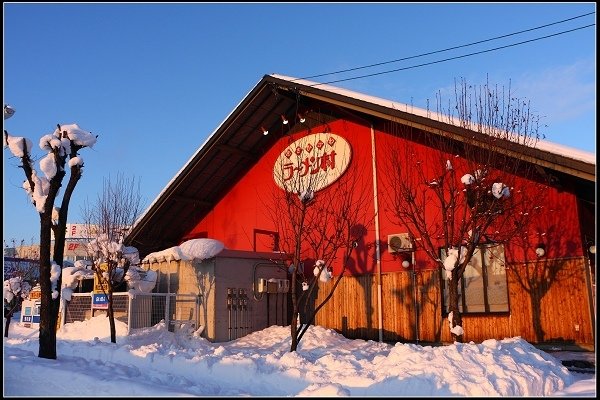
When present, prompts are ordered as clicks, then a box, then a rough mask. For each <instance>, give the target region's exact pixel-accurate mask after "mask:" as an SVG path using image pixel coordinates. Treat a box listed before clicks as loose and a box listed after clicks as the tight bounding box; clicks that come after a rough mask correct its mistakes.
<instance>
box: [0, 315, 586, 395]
mask: <svg viewBox="0 0 600 400" xmlns="http://www.w3.org/2000/svg"><path fill="white" fill-rule="evenodd" d="M116 323H117V343H116V344H113V343H110V335H109V327H108V319H107V318H106V317H105V316H97V317H94V318H92V319H91V320H89V321H85V322H76V323H72V324H66V325H65V326H64V327H63V328H62V329H61V330H60V331H59V332H58V335H57V337H58V344H57V353H58V359H57V360H48V359H42V358H39V357H37V354H38V331H37V330H34V329H30V328H26V327H23V326H21V325H20V324H19V323H18V322H17V321H13V322H12V323H11V325H10V332H9V337H8V338H5V339H4V383H3V390H4V396H5V397H6V396H63V397H64V396H74V397H83V396H95V397H97V396H130V397H131V396H145V397H147V396H322V397H327V396H357V397H361V396H367V397H368V396H582V397H595V396H596V375H595V373H593V374H591V373H577V372H571V371H569V370H567V368H565V367H564V366H563V365H562V364H561V359H577V358H578V359H585V360H588V361H593V362H595V356H594V354H593V353H589V352H587V353H585V352H584V353H580V352H552V353H551V354H550V353H547V352H544V351H542V350H539V349H537V348H535V347H534V346H532V345H531V344H530V343H528V342H526V341H524V340H522V339H521V338H518V337H515V338H507V339H504V340H487V341H485V342H483V343H481V344H474V343H470V344H467V343H464V344H459V343H456V344H453V345H448V346H438V347H431V346H420V345H416V344H400V343H399V344H396V345H391V344H385V343H378V342H373V341H364V340H350V339H346V338H344V337H343V336H341V335H339V334H338V333H336V332H335V331H333V330H328V329H324V328H322V327H311V328H310V329H309V330H308V332H307V334H306V335H305V336H304V338H303V339H302V341H301V342H300V346H299V348H298V351H297V352H293V353H290V352H289V347H290V338H289V334H290V332H289V326H288V327H281V326H271V327H269V328H267V329H264V330H262V331H258V332H255V333H252V334H250V335H248V336H245V337H243V338H240V339H236V340H233V341H230V342H226V343H211V342H209V341H207V340H206V339H204V338H202V337H199V336H198V335H197V334H196V333H195V332H193V331H192V330H185V329H183V330H181V331H178V332H177V333H171V332H169V331H168V330H167V329H166V328H165V325H164V324H162V323H161V324H158V325H156V326H154V327H151V328H145V329H139V330H135V331H134V332H132V333H131V334H130V335H129V336H127V335H126V331H127V329H126V326H125V325H124V324H122V323H121V322H119V321H116Z"/></svg>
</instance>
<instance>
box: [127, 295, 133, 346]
mask: <svg viewBox="0 0 600 400" xmlns="http://www.w3.org/2000/svg"><path fill="white" fill-rule="evenodd" d="M128 294H129V295H128V296H127V336H129V333H130V332H131V309H132V308H133V307H131V303H133V301H131V300H133V299H132V295H131V294H130V293H128Z"/></svg>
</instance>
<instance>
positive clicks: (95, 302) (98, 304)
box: [92, 293, 108, 310]
mask: <svg viewBox="0 0 600 400" xmlns="http://www.w3.org/2000/svg"><path fill="white" fill-rule="evenodd" d="M92 296H93V297H92V308H99V309H104V310H106V309H108V296H107V295H105V294H104V293H94V294H93V295H92Z"/></svg>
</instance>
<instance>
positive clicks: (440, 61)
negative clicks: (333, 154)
mask: <svg viewBox="0 0 600 400" xmlns="http://www.w3.org/2000/svg"><path fill="white" fill-rule="evenodd" d="M595 25H596V24H589V25H585V26H581V27H579V28H573V29H569V30H568V31H562V32H558V33H553V34H551V35H546V36H541V37H538V38H535V39H529V40H524V41H522V42H517V43H512V44H508V45H506V46H500V47H494V48H492V49H487V50H482V51H477V52H474V53H469V54H463V55H460V56H456V57H450V58H444V59H442V60H437V61H431V62H427V63H423V64H417V65H411V66H409V67H404V68H397V69H392V70H388V71H382V72H375V73H372V74H367V75H359V76H355V77H352V78H345V79H337V80H334V81H329V82H323V83H316V84H314V85H309V86H320V85H327V84H330V83H337V82H345V81H351V80H355V79H361V78H368V77H370V76H377V75H383V74H389V73H392V72H398V71H404V70H407V69H413V68H418V67H424V66H426V65H432V64H439V63H442V62H446V61H451V60H456V59H459V58H465V57H470V56H474V55H478V54H483V53H489V52H490V51H496V50H501V49H506V48H508V47H514V46H518V45H521V44H525V43H530V42H535V41H538V40H542V39H547V38H550V37H553V36H558V35H564V34H565V33H570V32H574V31H577V30H580V29H585V28H589V27H591V26H595ZM365 68H366V67H365ZM334 73H335V72H332V73H330V74H324V75H331V74H334ZM299 79H302V78H299Z"/></svg>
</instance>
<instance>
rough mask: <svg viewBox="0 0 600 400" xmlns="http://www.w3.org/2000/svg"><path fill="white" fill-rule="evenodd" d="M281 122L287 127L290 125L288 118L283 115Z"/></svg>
mask: <svg viewBox="0 0 600 400" xmlns="http://www.w3.org/2000/svg"><path fill="white" fill-rule="evenodd" d="M281 122H283V124H284V125H287V123H288V120H287V118H286V117H285V115H283V114H282V115H281Z"/></svg>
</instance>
